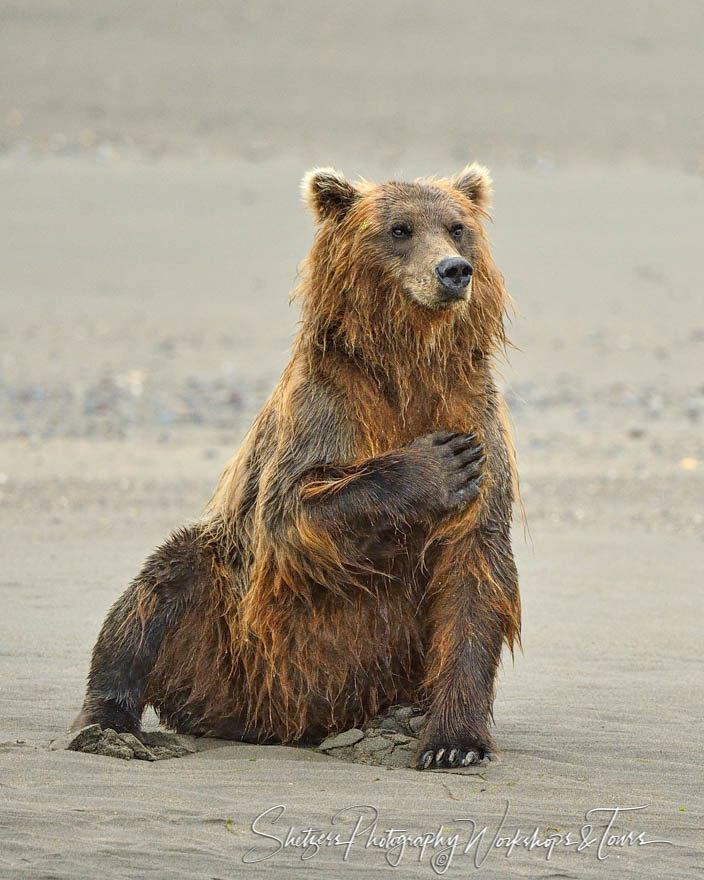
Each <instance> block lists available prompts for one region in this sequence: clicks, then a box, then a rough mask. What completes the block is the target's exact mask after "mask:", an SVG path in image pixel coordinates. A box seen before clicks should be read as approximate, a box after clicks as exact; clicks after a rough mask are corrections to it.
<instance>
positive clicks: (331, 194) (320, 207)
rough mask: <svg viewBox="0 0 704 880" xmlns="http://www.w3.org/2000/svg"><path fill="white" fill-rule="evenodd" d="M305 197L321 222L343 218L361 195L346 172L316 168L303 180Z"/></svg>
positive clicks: (302, 187)
mask: <svg viewBox="0 0 704 880" xmlns="http://www.w3.org/2000/svg"><path fill="white" fill-rule="evenodd" d="M301 191H302V193H303V199H304V201H305V203H306V204H307V205H308V207H309V208H310V209H311V211H312V212H313V213H314V214H315V219H316V220H317V221H318V222H319V223H320V222H322V221H323V220H327V219H328V218H330V217H332V218H335V219H336V220H341V219H342V218H343V217H344V216H345V214H346V213H347V212H348V211H349V209H350V208H351V207H352V205H353V204H354V203H355V201H356V200H357V198H358V196H359V192H358V191H357V189H356V188H355V187H354V186H353V185H352V184H351V183H350V182H349V180H347V178H346V177H345V176H344V174H340V172H339V171H335V169H334V168H314V169H313V170H312V171H309V172H308V173H307V174H306V175H305V177H304V178H303V180H302V181H301Z"/></svg>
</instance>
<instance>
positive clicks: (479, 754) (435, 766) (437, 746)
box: [416, 737, 495, 770]
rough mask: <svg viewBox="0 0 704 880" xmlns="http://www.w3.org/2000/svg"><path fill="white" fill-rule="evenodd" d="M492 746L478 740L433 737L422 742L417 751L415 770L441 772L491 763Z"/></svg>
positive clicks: (488, 741)
mask: <svg viewBox="0 0 704 880" xmlns="http://www.w3.org/2000/svg"><path fill="white" fill-rule="evenodd" d="M494 758H495V754H494V744H493V743H492V742H491V741H490V740H487V741H483V740H481V739H479V738H477V739H474V738H470V739H463V740H462V741H460V740H459V739H457V740H456V741H453V738H452V737H447V738H441V737H434V738H433V739H431V740H428V741H423V743H422V745H421V747H420V749H419V750H418V757H417V759H416V770H443V769H449V768H451V767H459V768H461V767H471V766H472V765H473V764H478V763H479V762H480V761H493V760H494Z"/></svg>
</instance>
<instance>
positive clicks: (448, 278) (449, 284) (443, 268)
mask: <svg viewBox="0 0 704 880" xmlns="http://www.w3.org/2000/svg"><path fill="white" fill-rule="evenodd" d="M435 274H436V275H437V276H438V278H439V279H440V283H441V284H442V286H443V287H444V288H445V289H446V290H447V291H448V293H449V294H454V296H448V295H447V294H445V296H446V298H447V299H455V298H456V299H459V298H461V297H463V291H464V289H465V287H467V285H468V284H469V282H470V280H471V278H472V267H471V266H470V264H469V263H468V262H467V260H464V259H462V257H446V258H445V259H444V260H440V262H439V263H438V264H437V266H436V267H435Z"/></svg>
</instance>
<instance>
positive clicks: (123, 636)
mask: <svg viewBox="0 0 704 880" xmlns="http://www.w3.org/2000/svg"><path fill="white" fill-rule="evenodd" d="M212 562H213V551H212V549H211V548H210V547H209V546H208V545H207V543H206V541H205V539H204V536H203V531H202V529H201V527H199V526H197V525H196V526H191V527H188V528H184V529H181V530H179V531H178V532H176V533H174V534H173V535H172V536H171V538H170V539H169V540H168V541H167V542H166V543H165V544H163V545H162V546H161V547H159V548H158V549H157V550H156V551H155V552H154V553H153V554H152V555H151V556H150V557H149V559H147V561H146V562H145V564H144V567H143V568H142V571H141V572H140V574H139V576H138V577H137V578H136V579H135V580H134V581H133V582H132V584H131V585H130V586H129V587H128V589H127V590H126V591H125V592H124V593H123V595H122V596H121V597H120V598H119V599H118V600H117V602H116V603H115V604H114V605H113V607H112V608H111V609H110V611H109V613H108V616H107V618H106V619H105V622H104V623H103V626H102V629H101V631H100V634H99V636H98V640H97V642H96V644H95V648H94V649H93V659H92V662H91V667H90V673H89V676H88V690H87V693H86V698H85V701H84V703H83V708H82V710H81V712H80V713H79V715H78V717H77V718H76V719H75V721H74V722H73V724H72V725H71V727H72V729H73V730H76V729H78V728H81V727H84V726H85V725H88V724H99V725H100V726H101V727H102V728H108V727H109V728H112V729H113V730H116V731H118V732H129V733H136V732H137V731H139V728H140V724H141V718H142V712H143V710H144V696H143V695H144V685H145V680H146V678H147V676H148V675H149V673H150V672H151V670H152V669H153V667H154V664H155V662H156V659H157V656H158V654H159V650H160V648H161V645H162V642H163V639H164V636H165V635H166V633H167V632H169V630H170V629H172V628H173V627H174V626H176V625H177V623H178V621H179V620H180V618H181V615H182V614H183V611H184V609H185V608H186V607H187V605H188V602H189V599H190V597H191V596H192V594H193V591H194V589H195V588H196V587H198V586H200V585H203V587H205V588H207V579H208V574H209V573H210V571H211V567H212Z"/></svg>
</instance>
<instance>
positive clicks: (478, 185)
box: [452, 162, 491, 211]
mask: <svg viewBox="0 0 704 880" xmlns="http://www.w3.org/2000/svg"><path fill="white" fill-rule="evenodd" d="M452 185H453V186H454V187H455V189H457V190H459V191H460V192H461V193H462V195H464V196H467V198H468V199H469V200H470V202H472V203H473V204H474V205H476V206H477V207H478V208H480V209H481V210H483V211H486V209H487V208H488V207H489V205H490V204H491V174H489V170H488V169H487V168H485V167H484V166H483V165H478V164H477V163H476V162H472V164H471V165H466V166H465V167H464V168H463V169H462V171H460V173H459V174H458V175H457V177H456V178H455V179H454V180H453V182H452Z"/></svg>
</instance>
